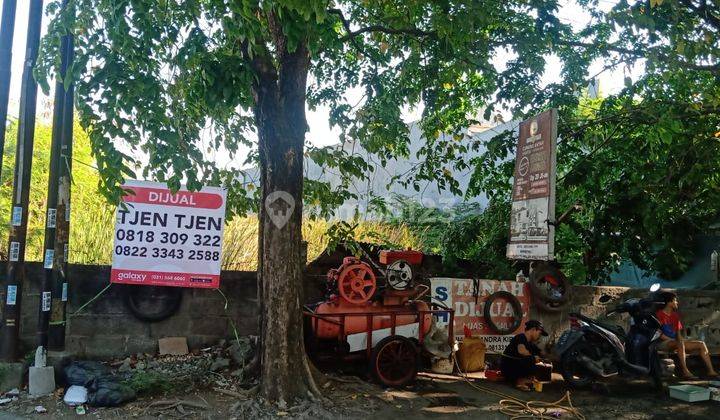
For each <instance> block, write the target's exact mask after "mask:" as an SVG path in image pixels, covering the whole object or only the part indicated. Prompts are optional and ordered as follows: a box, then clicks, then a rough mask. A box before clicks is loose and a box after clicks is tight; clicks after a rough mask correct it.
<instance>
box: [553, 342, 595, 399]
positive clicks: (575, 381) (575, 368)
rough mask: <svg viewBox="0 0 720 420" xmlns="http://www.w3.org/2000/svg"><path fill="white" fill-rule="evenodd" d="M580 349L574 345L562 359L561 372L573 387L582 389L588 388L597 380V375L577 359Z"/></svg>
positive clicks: (566, 381)
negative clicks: (586, 368)
mask: <svg viewBox="0 0 720 420" xmlns="http://www.w3.org/2000/svg"><path fill="white" fill-rule="evenodd" d="M579 352H580V350H579V349H577V348H575V347H573V348H571V349H570V350H568V351H567V352H565V354H563V356H562V358H561V359H560V374H562V377H563V379H564V380H565V383H567V384H568V385H569V386H570V387H571V388H575V389H580V388H587V387H588V386H590V385H591V384H592V383H593V381H594V380H595V376H594V375H593V374H592V373H590V372H588V371H587V370H585V369H584V368H583V366H582V365H581V364H580V362H578V360H577V354H578V353H579Z"/></svg>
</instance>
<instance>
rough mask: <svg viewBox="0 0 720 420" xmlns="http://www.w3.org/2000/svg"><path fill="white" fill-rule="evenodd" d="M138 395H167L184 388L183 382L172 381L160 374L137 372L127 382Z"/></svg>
mask: <svg viewBox="0 0 720 420" xmlns="http://www.w3.org/2000/svg"><path fill="white" fill-rule="evenodd" d="M123 382H124V383H125V385H128V386H129V387H130V388H132V389H133V390H134V391H135V392H136V393H137V394H138V395H155V394H165V393H167V392H170V391H173V390H177V389H180V388H182V387H183V384H182V383H181V382H182V381H175V380H172V379H171V378H170V377H168V375H163V374H161V373H158V372H151V371H150V372H145V371H135V372H133V374H132V376H131V377H130V378H128V379H126V380H125V381H123Z"/></svg>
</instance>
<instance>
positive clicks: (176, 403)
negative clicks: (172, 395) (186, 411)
mask: <svg viewBox="0 0 720 420" xmlns="http://www.w3.org/2000/svg"><path fill="white" fill-rule="evenodd" d="M183 405H184V406H187V407H192V408H198V409H201V410H207V409H208V408H210V407H209V406H207V405H206V404H203V403H199V402H194V401H188V400H160V401H153V402H151V403H150V404H149V405H148V406H147V407H146V408H145V410H144V411H145V412H147V411H148V410H149V409H151V408H153V407H158V408H156V410H158V411H165V410H170V409H173V408H176V407H180V406H183ZM160 406H165V407H160Z"/></svg>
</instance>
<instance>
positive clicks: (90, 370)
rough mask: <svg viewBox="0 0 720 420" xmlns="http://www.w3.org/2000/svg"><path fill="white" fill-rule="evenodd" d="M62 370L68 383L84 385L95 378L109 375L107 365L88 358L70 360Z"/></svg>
mask: <svg viewBox="0 0 720 420" xmlns="http://www.w3.org/2000/svg"><path fill="white" fill-rule="evenodd" d="M63 371H64V373H65V380H66V381H67V384H68V385H78V386H86V385H87V384H88V383H89V382H90V381H92V380H93V379H95V378H101V377H105V376H110V369H109V368H108V367H107V366H105V365H104V364H102V363H100V362H93V361H90V360H81V361H75V362H72V363H70V364H69V365H67V366H65V369H64V370H63Z"/></svg>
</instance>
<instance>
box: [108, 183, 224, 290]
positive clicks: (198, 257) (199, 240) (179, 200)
mask: <svg viewBox="0 0 720 420" xmlns="http://www.w3.org/2000/svg"><path fill="white" fill-rule="evenodd" d="M123 188H125V189H128V190H131V191H132V192H133V194H130V195H126V196H125V197H124V198H123V201H124V203H125V206H122V205H121V206H118V209H117V212H116V219H115V242H114V246H113V262H112V270H111V278H110V281H111V282H112V283H124V284H139V285H151V286H175V287H196V288H217V287H219V285H220V262H221V260H222V241H223V229H224V226H225V199H226V194H227V193H226V191H225V190H224V189H222V188H217V187H204V188H203V189H202V190H200V191H197V192H190V191H187V190H186V189H184V188H183V189H181V190H179V191H178V192H177V193H175V194H173V193H172V192H171V191H170V189H169V188H167V186H166V185H165V184H162V183H156V182H148V181H134V180H133V181H127V182H126V183H125V185H124V186H123Z"/></svg>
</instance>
